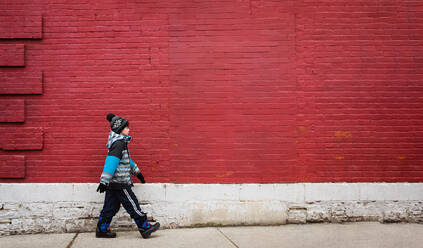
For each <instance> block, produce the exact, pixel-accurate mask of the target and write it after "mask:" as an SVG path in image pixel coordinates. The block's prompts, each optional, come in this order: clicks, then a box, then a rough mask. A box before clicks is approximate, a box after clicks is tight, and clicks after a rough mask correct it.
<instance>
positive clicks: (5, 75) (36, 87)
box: [0, 71, 43, 94]
mask: <svg viewBox="0 0 423 248" xmlns="http://www.w3.org/2000/svg"><path fill="white" fill-rule="evenodd" d="M0 82H2V83H1V85H0V94H42V93H43V73H42V72H20V71H13V72H7V71H0Z"/></svg>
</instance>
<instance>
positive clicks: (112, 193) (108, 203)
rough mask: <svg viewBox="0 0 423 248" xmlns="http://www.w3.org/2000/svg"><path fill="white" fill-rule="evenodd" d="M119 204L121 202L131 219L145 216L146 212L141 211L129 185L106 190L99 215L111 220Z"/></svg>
mask: <svg viewBox="0 0 423 248" xmlns="http://www.w3.org/2000/svg"><path fill="white" fill-rule="evenodd" d="M120 204H122V206H123V207H124V208H125V210H126V211H127V212H128V214H129V215H130V216H131V218H132V219H145V218H146V214H145V213H144V212H142V210H141V208H140V205H139V203H138V199H137V197H136V196H135V194H134V192H132V189H131V188H130V187H127V188H123V189H110V190H107V191H106V196H105V199H104V206H103V210H101V213H100V216H101V217H103V218H105V219H110V220H111V219H112V218H113V216H115V214H116V213H117V212H118V211H119V209H120Z"/></svg>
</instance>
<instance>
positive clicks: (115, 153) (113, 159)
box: [100, 141, 125, 185]
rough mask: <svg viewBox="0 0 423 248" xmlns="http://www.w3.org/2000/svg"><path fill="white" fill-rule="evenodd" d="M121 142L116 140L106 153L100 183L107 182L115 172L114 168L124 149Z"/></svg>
mask: <svg viewBox="0 0 423 248" xmlns="http://www.w3.org/2000/svg"><path fill="white" fill-rule="evenodd" d="M124 148H125V147H124V144H123V143H122V142H119V141H116V142H114V143H113V145H112V146H111V148H110V149H109V153H108V154H107V157H106V161H105V162H104V169H103V173H101V177H100V183H103V184H106V185H107V184H108V183H109V182H110V180H111V179H112V177H113V175H114V174H115V171H116V168H117V167H118V165H119V162H120V160H121V159H122V151H123V149H124Z"/></svg>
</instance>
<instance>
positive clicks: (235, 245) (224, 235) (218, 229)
mask: <svg viewBox="0 0 423 248" xmlns="http://www.w3.org/2000/svg"><path fill="white" fill-rule="evenodd" d="M216 229H217V231H219V232H220V234H222V235H223V237H225V239H226V240H228V241H229V242H230V243H231V244H232V245H233V246H234V247H236V248H239V246H238V245H237V244H235V242H233V241H232V240H231V239H230V238H229V237H228V236H226V234H224V233H223V232H222V230H220V228H219V227H217V228H216Z"/></svg>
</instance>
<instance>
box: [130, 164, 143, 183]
mask: <svg viewBox="0 0 423 248" xmlns="http://www.w3.org/2000/svg"><path fill="white" fill-rule="evenodd" d="M129 163H130V164H131V174H132V175H134V176H136V177H138V179H139V180H140V181H141V182H142V183H145V179H144V176H143V175H142V173H141V171H140V169H138V166H137V164H136V163H135V162H134V161H132V159H131V158H129Z"/></svg>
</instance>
